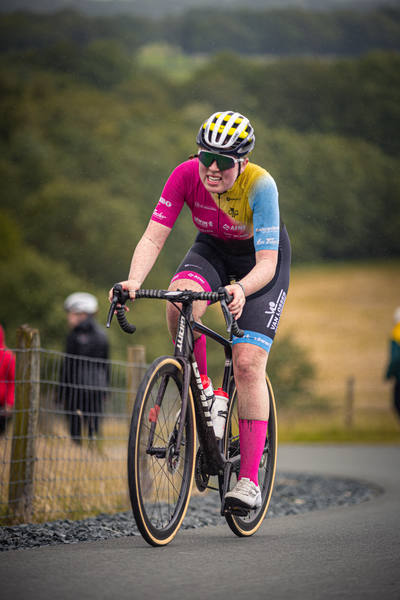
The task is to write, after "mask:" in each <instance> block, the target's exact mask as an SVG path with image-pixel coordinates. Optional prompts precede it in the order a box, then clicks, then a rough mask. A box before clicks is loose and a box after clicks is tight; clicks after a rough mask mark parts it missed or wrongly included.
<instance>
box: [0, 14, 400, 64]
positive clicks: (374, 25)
mask: <svg viewBox="0 0 400 600" xmlns="http://www.w3.org/2000/svg"><path fill="white" fill-rule="evenodd" d="M98 39H103V40H108V41H117V42H118V43H119V44H121V45H122V46H123V47H124V48H125V49H126V50H128V51H129V52H132V51H135V50H137V49H138V48H139V47H140V46H142V45H144V44H147V43H151V42H167V43H169V44H173V45H175V46H178V47H179V48H180V49H181V50H182V51H184V52H187V53H207V54H210V53H215V52H219V51H225V50H230V51H232V52H236V53H239V54H250V55H251V54H269V55H279V56H283V55H288V56H290V55H292V56H293V55H299V54H307V55H309V54H317V55H326V56H332V55H346V56H359V55H360V54H364V53H365V52H368V51H371V50H377V49H381V50H397V51H398V50H399V49H400V9H398V8H394V7H386V8H382V9H379V10H377V9H375V10H370V11H365V12H358V11H352V10H343V9H342V10H336V11H330V12H315V11H307V10H301V9H294V8H285V9H268V10H255V9H249V8H248V7H247V8H236V9H230V10H226V9H225V8H221V9H212V8H207V7H202V8H196V9H192V10H188V11H185V12H183V13H182V14H178V15H168V16H165V17H163V18H160V19H155V18H154V19H151V18H148V17H140V16H133V15H128V14H127V15H116V16H109V17H94V16H93V17H92V16H88V15H83V14H78V13H76V12H74V11H72V10H64V11H59V12H56V13H52V14H40V13H34V14H32V13H24V12H17V13H11V14H6V15H4V16H2V17H1V18H0V52H4V51H8V50H12V49H14V50H18V51H20V50H26V49H28V48H44V47H49V46H53V45H54V44H56V43H59V42H66V41H69V42H70V41H72V42H73V43H75V44H77V45H80V46H84V45H87V44H90V43H91V42H93V41H95V40H98Z"/></svg>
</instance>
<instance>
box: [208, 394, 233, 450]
mask: <svg viewBox="0 0 400 600" xmlns="http://www.w3.org/2000/svg"><path fill="white" fill-rule="evenodd" d="M228 400H229V397H228V394H227V393H226V392H224V390H223V389H222V388H218V389H217V390H216V392H215V400H214V404H213V405H212V408H211V419H212V422H213V427H214V433H215V437H216V438H217V440H222V438H223V436H224V431H225V424H226V417H227V416H228Z"/></svg>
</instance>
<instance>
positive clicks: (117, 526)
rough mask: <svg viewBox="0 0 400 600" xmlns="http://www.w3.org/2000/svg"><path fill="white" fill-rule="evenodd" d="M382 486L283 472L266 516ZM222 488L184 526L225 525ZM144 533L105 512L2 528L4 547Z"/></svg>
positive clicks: (196, 500) (126, 516) (352, 497)
mask: <svg viewBox="0 0 400 600" xmlns="http://www.w3.org/2000/svg"><path fill="white" fill-rule="evenodd" d="M378 494H379V490H378V489H377V488H375V487H374V486H371V485H366V484H364V483H360V482H357V481H354V480H350V479H336V478H326V477H320V476H315V475H303V474H301V475H299V474H293V473H278V474H277V477H276V481H275V487H274V491H273V494H272V498H271V503H270V506H269V509H268V512H267V517H266V518H274V517H282V516H286V515H296V514H300V513H305V512H309V511H312V510H323V509H326V508H332V507H337V506H346V505H349V504H357V503H359V502H366V501H368V500H372V499H373V498H374V497H376V496H377V495H378ZM223 523H225V519H224V517H221V515H220V501H219V494H218V492H215V491H211V492H209V493H207V494H199V495H195V496H193V497H192V498H191V500H190V504H189V508H188V511H187V514H186V517H185V520H184V522H183V525H182V529H191V528H195V527H205V526H207V525H221V524H223ZM132 535H140V534H139V532H138V530H137V527H136V524H135V521H134V518H133V515H132V513H131V512H130V511H129V512H124V513H117V514H115V515H108V514H102V515H99V516H97V517H92V518H87V519H83V520H80V521H71V520H69V519H65V520H57V521H49V522H47V523H41V524H29V525H14V526H4V527H0V551H6V550H20V549H28V548H35V547H38V546H51V545H55V544H74V543H79V542H88V541H95V540H105V539H109V538H119V537H126V536H132Z"/></svg>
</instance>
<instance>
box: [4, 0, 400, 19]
mask: <svg viewBox="0 0 400 600" xmlns="http://www.w3.org/2000/svg"><path fill="white" fill-rule="evenodd" d="M382 5H384V6H398V5H399V0H247V1H246V8H247V9H249V8H250V9H256V10H265V9H270V8H301V9H305V10H313V11H321V10H322V11H324V10H333V9H338V8H339V9H341V8H344V9H346V10H360V11H363V10H370V9H373V8H380V7H381V6H382ZM204 7H215V3H214V2H212V1H211V0H202V1H200V0H147V2H142V0H0V11H2V12H15V11H19V10H29V11H32V12H58V11H60V10H63V9H65V8H72V9H73V10H75V11H77V12H79V13H82V14H87V15H101V16H110V15H117V14H134V15H144V16H148V17H156V18H157V17H163V16H165V15H170V14H179V13H183V12H185V11H187V10H189V9H191V8H200V9H201V8H204ZM218 8H220V9H225V8H233V9H235V8H236V9H237V8H243V2H242V1H241V0H219V2H218Z"/></svg>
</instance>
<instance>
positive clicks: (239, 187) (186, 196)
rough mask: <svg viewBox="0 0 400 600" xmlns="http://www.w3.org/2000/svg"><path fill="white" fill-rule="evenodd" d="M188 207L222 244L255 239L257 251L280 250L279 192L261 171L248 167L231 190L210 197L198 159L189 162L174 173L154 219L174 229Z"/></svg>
mask: <svg viewBox="0 0 400 600" xmlns="http://www.w3.org/2000/svg"><path fill="white" fill-rule="evenodd" d="M185 203H186V204H187V206H188V207H189V209H190V210H191V212H192V218H193V223H194V224H195V226H196V227H197V229H198V230H199V231H201V232H202V233H208V234H209V235H211V236H214V237H217V238H219V239H222V240H247V239H250V238H252V237H254V247H255V250H256V251H258V250H278V247H279V204H278V190H277V187H276V184H275V181H274V179H273V178H272V177H271V175H270V174H269V173H268V172H267V171H265V170H264V169H262V168H261V167H259V166H257V165H254V164H252V163H248V164H247V166H246V168H245V170H244V172H243V173H242V174H241V175H240V176H239V177H238V178H237V180H236V182H235V185H234V186H233V188H232V189H230V190H228V191H227V192H225V193H224V194H211V193H210V192H208V191H207V190H206V189H205V187H204V185H203V184H202V182H201V179H200V177H199V161H198V159H192V160H188V161H186V162H184V163H182V164H181V165H179V166H178V167H177V168H176V169H175V170H174V171H173V172H172V174H171V176H170V177H169V179H168V181H167V183H166V184H165V187H164V190H163V192H162V195H161V198H160V200H159V202H158V204H157V206H156V208H155V210H154V212H153V215H152V217H151V219H152V220H153V221H156V222H157V223H161V224H162V225H165V226H166V227H170V228H172V227H173V225H174V223H175V221H176V219H177V218H178V215H179V213H180V212H181V210H182V208H183V205H184V204H185Z"/></svg>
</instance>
